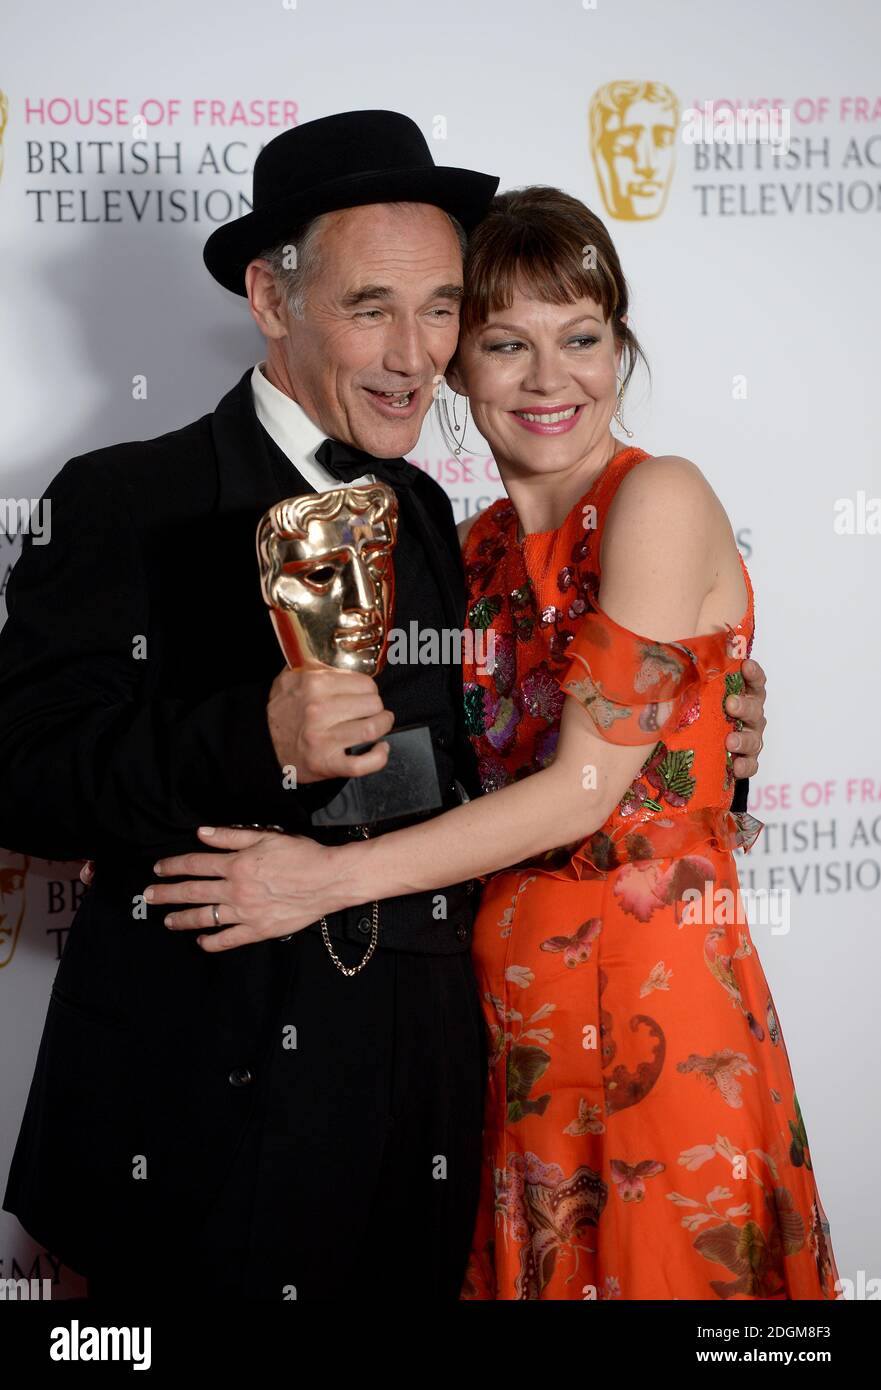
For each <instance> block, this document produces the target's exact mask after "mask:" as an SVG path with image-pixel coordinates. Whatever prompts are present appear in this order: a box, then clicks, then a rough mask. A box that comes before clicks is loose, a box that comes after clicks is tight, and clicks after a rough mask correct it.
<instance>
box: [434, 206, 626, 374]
mask: <svg viewBox="0 0 881 1390" xmlns="http://www.w3.org/2000/svg"><path fill="white" fill-rule="evenodd" d="M591 248H593V250H594V252H595V255H594V257H593V258H591V257H590V256H589V255H588V252H589V251H590V249H591ZM591 259H595V261H596V265H595V267H592V266H591V265H590V264H588V265H585V261H590V260H591ZM520 287H522V288H525V289H527V290H528V291H529V292H530V293H534V294H535V295H536V296H537V297H538V298H539V299H542V300H544V301H545V302H546V303H549V304H572V303H574V302H575V301H576V300H578V299H593V300H595V301H596V302H597V303H598V304H600V305H601V306H602V310H603V317H604V318H605V319H606V321H608V320H609V319H611V320H612V332H613V334H614V337H615V342H616V344H617V345H618V346H621V347H623V349H624V360H625V362H626V369H625V372H624V376H623V378H622V388H623V387H625V386H626V385H627V383H628V382H629V380H630V378H631V376H632V374H633V370H634V368H635V366H636V362H637V358H641V359H642V361H643V363H644V364H645V368H646V371H648V372H649V375H651V372H650V369H649V365H648V361H647V359H646V356H645V353H644V352H643V350H642V348H641V347H640V345H639V342H638V341H637V338H636V335H635V334H634V333H633V332H632V330H631V329H630V328H629V327H628V326H627V324H626V323H622V322H621V318H622V315H624V314H626V313H627V310H628V305H629V303H630V293H629V290H628V288H627V282H626V280H625V279H624V274H623V271H622V270H621V262H620V261H619V260H618V253H617V251H616V250H615V247H614V245H613V243H612V238H611V237H610V236H609V233H608V231H607V230H606V228H605V226H604V224H603V223H602V222H601V221H600V219H599V218H598V217H597V216H596V214H595V213H593V212H591V210H590V208H588V207H586V206H585V204H584V203H582V202H579V200H578V199H577V198H573V197H571V195H570V194H568V193H564V192H563V191H562V190H561V189H559V188H549V187H547V186H545V185H542V184H533V185H531V186H530V187H528V188H516V189H512V190H511V191H510V192H508V193H499V194H498V195H497V196H496V197H495V198H493V200H492V202H491V203H490V205H489V211H488V212H487V214H486V216H485V217H484V218H483V220H482V221H481V222H480V223H478V225H477V227H475V229H474V231H473V232H472V233H471V235H470V237H469V238H468V248H467V250H466V252H465V297H464V299H463V301H462V312H461V330H460V331H461V334H462V336H463V337H464V336H466V335H467V334H469V333H473V332H474V331H475V330H476V329H478V328H481V327H482V326H483V324H485V323H486V321H487V319H488V318H489V316H490V314H492V313H496V312H497V311H498V310H500V309H507V308H509V307H510V305H511V303H512V302H513V299H514V294H515V292H516V291H517V289H518V288H520Z"/></svg>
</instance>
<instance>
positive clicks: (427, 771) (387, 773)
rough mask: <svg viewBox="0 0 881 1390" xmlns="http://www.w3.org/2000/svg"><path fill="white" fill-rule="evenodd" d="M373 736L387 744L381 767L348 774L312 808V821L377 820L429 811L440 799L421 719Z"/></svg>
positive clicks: (428, 737) (363, 748) (358, 748)
mask: <svg viewBox="0 0 881 1390" xmlns="http://www.w3.org/2000/svg"><path fill="white" fill-rule="evenodd" d="M377 742H378V743H379V742H381V743H387V744H388V745H389V758H388V762H387V763H386V765H385V767H384V768H382V769H381V770H380V771H379V772H371V773H368V775H367V776H366V777H349V778H348V780H347V781H346V782H344V783H343V785H342V787H341V788H340V790H339V792H338V793H337V795H336V796H335V797H334V798H333V800H332V801H329V802H328V804H327V805H326V806H322V807H321V809H320V810H318V811H314V812H313V814H312V824H313V825H376V824H378V823H379V822H380V821H387V820H394V819H395V818H396V817H398V816H413V815H418V814H419V813H420V812H422V811H434V810H435V809H436V808H437V807H439V806H441V805H442V804H443V798H442V796H441V790H440V784H439V782H438V779H437V767H436V765H435V761H434V748H433V747H432V742H431V731H430V730H429V728H428V726H427V725H426V724H421V725H414V726H412V727H410V728H403V729H393V730H392V732H391V733H390V734H386V735H385V737H384V738H383V739H377ZM372 747H373V744H372V743H359V744H358V745H357V746H356V747H355V748H351V749H349V750H348V751H349V752H351V753H365V752H366V751H367V749H368V748H372Z"/></svg>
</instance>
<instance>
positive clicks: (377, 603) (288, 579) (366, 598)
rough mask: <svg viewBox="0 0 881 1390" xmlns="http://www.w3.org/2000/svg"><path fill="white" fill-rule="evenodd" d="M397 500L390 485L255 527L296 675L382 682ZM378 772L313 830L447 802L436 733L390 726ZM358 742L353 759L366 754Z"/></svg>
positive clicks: (266, 585)
mask: <svg viewBox="0 0 881 1390" xmlns="http://www.w3.org/2000/svg"><path fill="white" fill-rule="evenodd" d="M397 525H398V503H397V498H396V497H395V494H394V492H393V491H392V489H391V488H389V487H387V486H386V485H385V484H384V483H369V484H362V485H359V486H354V487H339V488H332V489H330V490H329V491H327V492H310V493H305V494H303V495H302V496H300V497H289V498H287V499H286V500H285V501H282V502H276V504H275V505H274V506H272V507H270V508H269V510H268V512H266V513H265V515H264V516H263V517H262V518H261V521H260V524H259V526H258V527H257V556H258V560H259V564H260V580H261V587H262V591H263V598H264V600H265V601H266V603H267V604H268V606H269V611H270V616H271V618H272V623H273V626H274V628H275V632H276V636H277V637H278V641H279V645H280V646H281V649H282V652H283V653H284V658H285V661H286V662H287V664H288V666H289V667H290V668H291V669H292V670H299V669H302V668H304V667H320V666H332V667H335V668H336V669H337V670H343V671H353V672H361V673H363V674H364V675H368V676H376V675H378V674H379V672H380V671H381V670H382V668H383V665H384V663H385V656H386V650H387V646H388V631H389V626H390V624H391V621H392V616H393V612H394V598H395V571H394V563H393V553H394V546H395V540H396V537H397ZM384 741H385V742H387V743H388V744H389V749H390V751H389V759H388V762H387V764H386V766H385V767H384V768H383V769H382V770H381V771H380V772H373V773H370V774H368V776H366V777H351V778H349V779H348V781H346V782H345V783H344V784H343V787H342V789H341V790H340V792H339V793H338V795H337V796H335V797H334V798H333V800H332V801H331V802H330V803H329V804H328V805H327V806H325V807H324V808H323V809H321V810H319V811H316V812H315V813H314V814H313V816H312V823H313V824H314V825H362V826H369V825H373V824H375V823H377V822H379V821H384V820H390V819H393V818H394V817H397V816H406V815H413V814H415V813H416V812H420V811H425V810H432V809H434V808H435V807H437V806H439V805H440V804H441V796H440V788H439V785H438V779H437V769H436V767H435V761H434V750H433V747H432V743H431V733H430V730H429V729H428V728H427V727H425V726H420V727H416V728H412V727H411V728H406V729H393V730H392V732H391V733H390V734H386V735H385V739H384ZM368 747H370V745H369V744H360V745H358V746H357V747H356V748H354V749H349V750H348V751H349V752H356V753H360V752H364V751H365V750H366V749H367V748H368Z"/></svg>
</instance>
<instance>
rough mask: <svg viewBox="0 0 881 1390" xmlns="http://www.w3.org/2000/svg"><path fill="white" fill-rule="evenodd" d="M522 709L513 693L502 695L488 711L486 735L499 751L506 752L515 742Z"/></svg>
mask: <svg viewBox="0 0 881 1390" xmlns="http://www.w3.org/2000/svg"><path fill="white" fill-rule="evenodd" d="M519 723H520V710H519V709H518V707H517V701H516V699H515V698H514V697H512V696H511V695H500V696H499V698H498V700H497V701H496V703H495V705H494V706H493V707H492V708H491V710H490V711H489V712H488V713H487V724H486V737H487V738H488V739H489V741H490V743H491V744H492V746H493V748H494V749H495V750H496V752H497V753H503V754H504V753H506V752H507V751H508V749H509V748H510V747H511V744H512V743H513V742H514V735H515V733H516V732H517V725H518V724H519Z"/></svg>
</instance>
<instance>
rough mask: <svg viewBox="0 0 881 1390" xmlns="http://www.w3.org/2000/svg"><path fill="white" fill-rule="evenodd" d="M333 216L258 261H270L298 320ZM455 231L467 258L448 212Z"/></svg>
mask: <svg viewBox="0 0 881 1390" xmlns="http://www.w3.org/2000/svg"><path fill="white" fill-rule="evenodd" d="M386 206H388V207H392V208H404V209H406V210H408V211H409V209H410V208H414V207H421V206H424V204H420V203H412V202H406V203H388V204H387V205H386ZM331 216H332V213H329V212H322V213H320V214H319V215H318V217H313V218H312V220H311V222H307V223H306V225H305V226H304V227H302V228H301V229H300V231H299V232H297V234H296V235H295V236H293V237H286V238H285V240H284V241H280V242H278V243H277V244H276V245H275V246H270V247H269V248H268V249H267V250H266V251H261V252H260V254H259V256H256V257H255V260H260V261H266V262H267V264H268V266H269V269H270V270H271V272H272V275H273V277H274V279H275V281H276V284H277V285H278V286H279V288H280V289H281V292H282V294H283V295H284V297H285V300H286V301H287V306H288V310H289V311H290V313H291V314H293V316H294V317H295V318H302V317H303V314H304V313H305V309H306V292H307V290H308V288H309V282H310V280H311V279H312V277H313V276H314V275H315V273H316V270H317V267H318V260H319V247H318V243H319V241H320V239H321V231H322V228H323V227H324V224H325V223H326V221H327V219H328V218H329V217H331ZM446 216H447V217H448V218H449V220H450V223H451V225H452V228H453V231H454V232H455V233H456V237H457V239H458V242H459V249H460V250H461V252H462V255H463V256H464V255H465V251H466V248H467V246H468V235H467V233H466V231H465V229H464V227H463V226H462V224H461V222H459V221H458V220H457V219H456V218H455V217H453V215H452V214H451V213H449V212H448V213H447V214H446Z"/></svg>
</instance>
